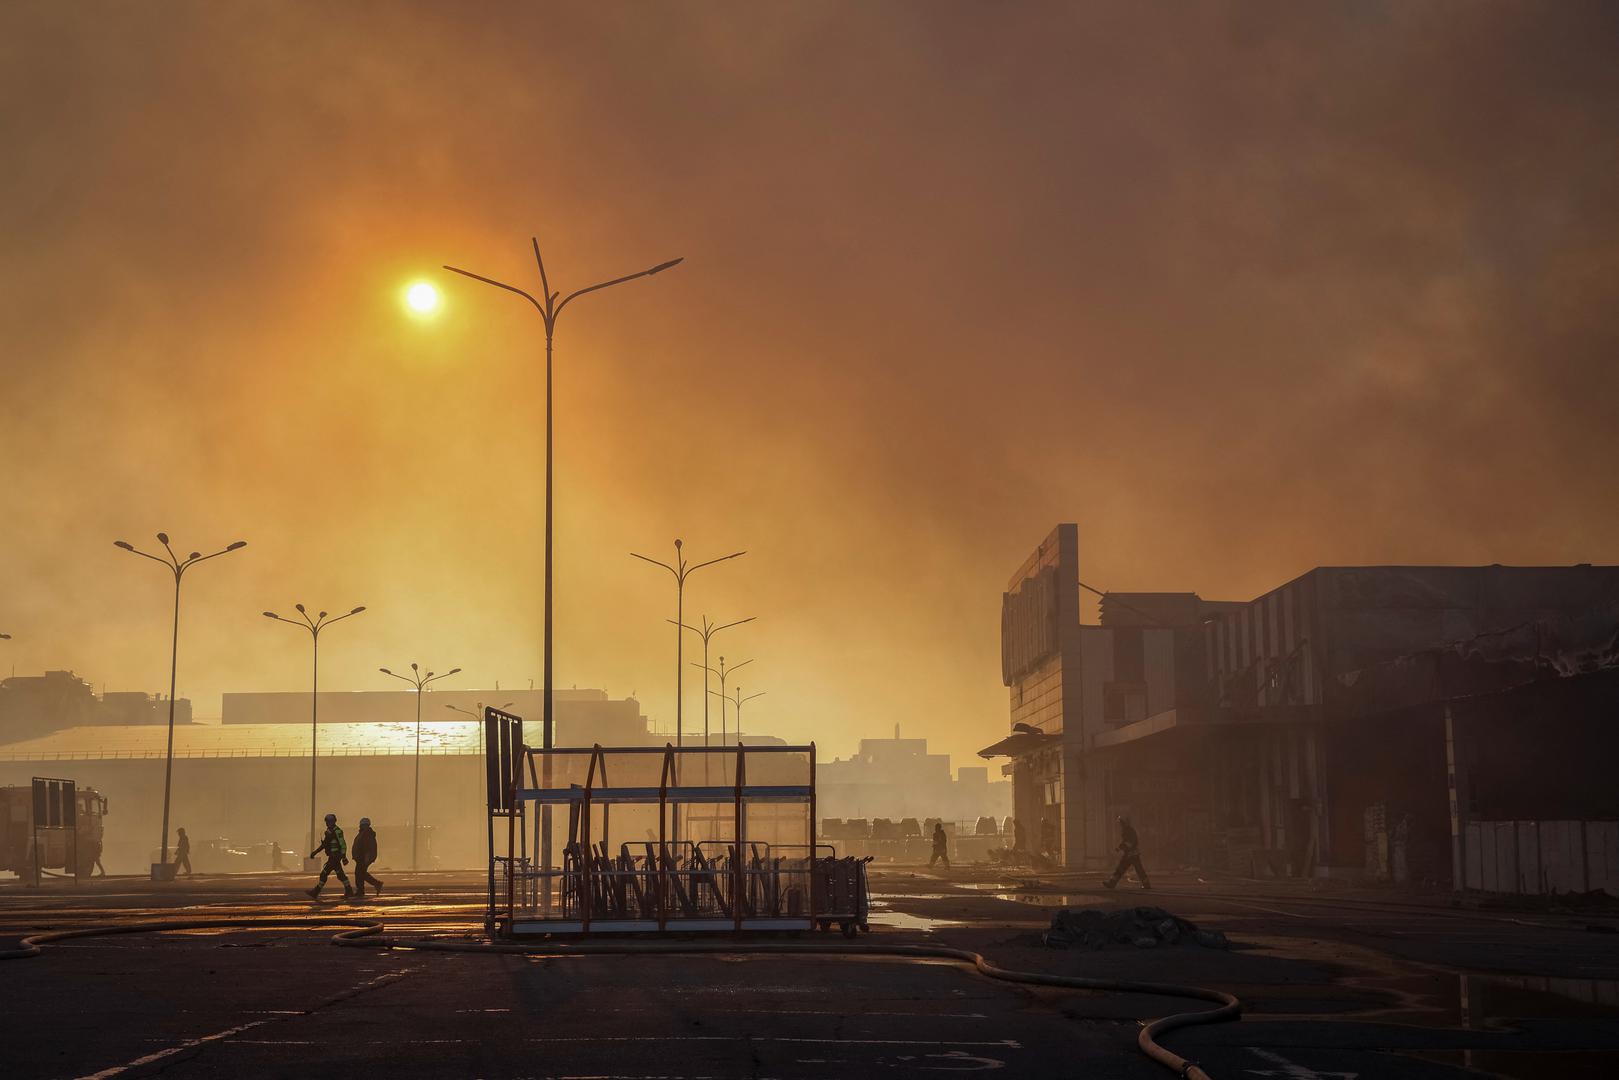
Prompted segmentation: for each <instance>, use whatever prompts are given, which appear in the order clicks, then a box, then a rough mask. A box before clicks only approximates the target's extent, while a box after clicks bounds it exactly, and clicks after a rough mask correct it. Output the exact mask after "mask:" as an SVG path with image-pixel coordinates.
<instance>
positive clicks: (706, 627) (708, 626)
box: [669, 615, 758, 746]
mask: <svg viewBox="0 0 1619 1080" xmlns="http://www.w3.org/2000/svg"><path fill="white" fill-rule="evenodd" d="M756 618H758V616H757V615H749V616H748V617H747V618H746V619H738V620H737V621H736V622H728V623H724V624H723V625H720V626H715V625H713V624H712V623H710V622H709V621H708V616H707V615H704V616H703V625H702V626H686V624H684V623H682V624H680V625H682V626H686V629H687V630H690V631H692V632H693V633H696V634H699V635H701V636H702V639H703V662H702V663H701V664H699V663H697V662H696V661H695V660H694V661H692V665H691V666H692V667H694V668H702V669H703V671H704V673H705V674H704V675H703V745H704V746H707V745H708V675H707V672H710V671H712V670H714V669H713V668H711V667H709V666H708V641H709V639H710V638H712V637H713V636H714V635H715V634H717V633H719V632H720V631H721V630H729V629H730V628H731V627H733V626H741V625H742V624H743V623H750V622H752V621H753V620H754V619H756ZM669 621H671V622H672V621H673V620H669ZM724 742H725V740H724V739H723V738H722V739H721V740H720V744H721V745H724Z"/></svg>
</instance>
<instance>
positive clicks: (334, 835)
mask: <svg viewBox="0 0 1619 1080" xmlns="http://www.w3.org/2000/svg"><path fill="white" fill-rule="evenodd" d="M323 851H324V852H325V853H326V865H325V866H323V867H321V868H320V881H319V882H317V883H316V884H315V887H314V888H313V889H310V890H309V898H310V899H311V900H318V899H320V891H321V890H322V889H324V888H325V887H326V879H327V878H329V877H331V876H332V875H333V874H336V875H337V880H338V881H341V882H342V883H343V895H344V896H353V895H354V890H353V888H351V887H350V886H349V876H348V875H347V874H345V873H344V872H343V864H344V863H346V862H348V861H349V851H348V844H347V842H345V841H344V839H343V830H342V829H340V828H338V827H337V815H336V814H327V815H326V834H325V835H324V836H322V837H321V838H320V846H319V847H317V848H316V849H315V850H314V851H311V852H310V853H309V857H310V858H311V859H313V858H314V857H315V856H316V855H319V854H320V853H321V852H323Z"/></svg>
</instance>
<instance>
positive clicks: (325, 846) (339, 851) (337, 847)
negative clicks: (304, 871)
mask: <svg viewBox="0 0 1619 1080" xmlns="http://www.w3.org/2000/svg"><path fill="white" fill-rule="evenodd" d="M323 851H324V852H325V853H326V856H327V858H331V859H347V858H348V857H349V846H348V842H347V841H346V840H344V839H343V830H342V829H341V828H339V827H338V826H336V825H331V826H328V827H327V829H326V835H325V836H323V837H321V838H320V847H318V848H316V849H315V850H314V851H311V852H310V853H309V857H310V858H314V857H315V856H316V855H319V854H320V853H321V852H323Z"/></svg>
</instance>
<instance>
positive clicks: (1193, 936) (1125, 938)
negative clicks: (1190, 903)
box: [1040, 907, 1231, 949]
mask: <svg viewBox="0 0 1619 1080" xmlns="http://www.w3.org/2000/svg"><path fill="white" fill-rule="evenodd" d="M1040 940H1041V941H1043V942H1045V944H1046V945H1048V946H1050V947H1051V948H1053V949H1106V948H1108V947H1109V946H1113V945H1132V946H1134V947H1135V948H1138V949H1156V948H1157V947H1158V946H1160V945H1198V946H1201V947H1203V948H1205V949H1229V948H1230V947H1231V942H1230V941H1229V940H1227V939H1226V936H1225V934H1223V933H1221V932H1220V931H1218V930H1201V929H1199V928H1198V926H1197V924H1196V923H1193V922H1188V921H1187V920H1185V919H1181V918H1177V917H1176V916H1174V915H1171V914H1170V913H1169V912H1167V911H1165V910H1164V909H1163V908H1156V907H1135V908H1125V909H1123V910H1122V911H1098V910H1097V909H1096V908H1084V909H1082V910H1079V911H1070V910H1069V909H1068V908H1062V909H1061V910H1059V911H1058V912H1057V913H1056V914H1055V915H1053V916H1052V917H1051V928H1050V929H1049V930H1047V931H1046V932H1045V933H1044V934H1042V935H1041V936H1040Z"/></svg>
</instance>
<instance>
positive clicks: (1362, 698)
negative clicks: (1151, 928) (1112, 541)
mask: <svg viewBox="0 0 1619 1080" xmlns="http://www.w3.org/2000/svg"><path fill="white" fill-rule="evenodd" d="M1081 589H1082V586H1081V585H1080V579H1079V561H1078V530H1077V528H1076V527H1075V526H1073V525H1060V526H1058V527H1057V529H1056V530H1054V531H1053V532H1052V534H1051V535H1050V536H1048V537H1047V539H1046V540H1045V542H1043V543H1042V544H1041V546H1040V548H1039V549H1037V551H1036V552H1035V554H1034V555H1033V556H1031V557H1030V558H1029V559H1028V560H1025V562H1024V564H1023V565H1022V566H1021V567H1020V568H1019V570H1018V571H1017V573H1015V574H1014V575H1013V578H1012V580H1011V582H1010V585H1009V588H1008V591H1007V593H1006V594H1005V596H1004V597H1003V600H1002V667H1003V676H1004V681H1005V682H1006V685H1007V686H1008V691H1009V696H1010V710H1009V711H1010V720H1011V728H1012V730H1011V733H1010V734H1009V735H1008V736H1007V737H1006V738H1003V739H1001V740H1000V741H998V742H996V743H995V744H993V745H991V746H989V747H986V748H985V749H984V750H983V751H981V753H982V754H983V755H984V756H985V757H992V758H995V757H1005V758H1008V759H1009V762H1008V764H1007V765H1006V766H1005V771H1006V772H1007V773H1008V774H1009V775H1010V776H1011V777H1012V779H1013V783H1014V802H1015V806H1016V810H1015V813H1016V814H1017V815H1018V817H1019V819H1020V820H1021V821H1024V822H1026V823H1038V824H1037V825H1034V826H1033V827H1029V826H1027V825H1026V827H1029V835H1030V840H1031V845H1032V844H1033V842H1034V838H1035V836H1036V835H1039V836H1041V837H1042V843H1041V846H1042V847H1044V848H1046V849H1047V850H1049V851H1050V852H1051V853H1052V854H1053V855H1054V856H1055V857H1057V858H1059V859H1060V861H1062V862H1063V863H1064V864H1065V865H1068V866H1074V867H1091V868H1100V867H1103V866H1106V865H1107V864H1108V863H1109V862H1110V861H1111V858H1112V856H1113V849H1114V844H1115V842H1116V837H1115V835H1114V829H1115V826H1114V820H1115V819H1116V818H1117V817H1118V816H1120V815H1124V816H1128V817H1130V818H1131V819H1132V822H1133V823H1134V824H1135V826H1136V828H1137V830H1138V831H1139V832H1140V834H1141V836H1142V841H1143V846H1144V848H1145V849H1146V850H1147V851H1148V853H1149V858H1152V859H1156V860H1157V861H1159V862H1160V863H1161V864H1163V863H1170V864H1173V863H1177V862H1178V863H1183V864H1189V865H1199V866H1208V867H1211V868H1218V869H1221V870H1228V871H1234V872H1238V873H1244V874H1265V875H1269V874H1277V875H1282V874H1294V875H1302V874H1314V873H1343V874H1345V875H1349V874H1356V875H1358V874H1362V873H1368V872H1370V873H1374V874H1376V873H1378V871H1377V870H1376V868H1378V867H1382V868H1383V871H1382V873H1384V874H1386V873H1391V872H1393V871H1390V870H1389V869H1388V868H1389V867H1390V866H1391V864H1392V861H1393V857H1392V855H1391V851H1392V850H1394V849H1395V848H1398V851H1399V861H1400V862H1401V864H1402V867H1403V872H1404V873H1405V874H1406V875H1407V876H1409V877H1410V878H1413V879H1417V878H1426V879H1430V880H1434V881H1454V880H1456V879H1457V878H1458V876H1459V875H1460V873H1461V867H1462V865H1463V863H1464V862H1465V852H1464V851H1462V850H1461V846H1462V842H1463V838H1464V837H1465V832H1466V829H1465V818H1466V817H1467V815H1468V814H1469V813H1470V812H1473V813H1476V812H1483V811H1482V810H1481V809H1480V807H1481V806H1482V805H1483V804H1482V803H1481V801H1480V799H1481V797H1482V796H1483V793H1484V792H1485V791H1488V792H1489V793H1490V795H1489V798H1490V799H1492V800H1493V805H1497V806H1500V807H1502V808H1503V810H1502V811H1498V812H1505V808H1507V807H1510V808H1511V809H1512V810H1513V812H1516V813H1520V814H1521V813H1523V812H1524V811H1525V809H1526V808H1527V807H1528V806H1530V805H1535V806H1542V807H1543V809H1544V812H1548V813H1549V812H1553V811H1552V806H1553V803H1556V807H1557V808H1556V811H1555V812H1557V813H1560V814H1569V813H1572V812H1573V810H1574V809H1576V808H1575V807H1572V806H1571V805H1568V804H1569V803H1570V800H1569V799H1567V798H1564V799H1561V800H1555V799H1552V798H1551V794H1550V793H1549V792H1547V793H1544V794H1545V797H1544V798H1540V799H1538V800H1537V799H1528V798H1514V797H1510V796H1507V795H1506V794H1504V793H1505V792H1507V791H1509V790H1512V789H1514V788H1516V789H1517V790H1518V791H1519V792H1520V793H1523V792H1527V791H1528V790H1530V789H1531V788H1532V787H1533V786H1535V785H1537V784H1539V785H1542V786H1544V782H1543V780H1540V779H1535V778H1532V777H1530V776H1528V775H1527V774H1522V775H1520V774H1519V772H1518V771H1517V770H1516V769H1515V767H1514V763H1513V762H1512V761H1509V760H1505V758H1504V757H1502V756H1498V753H1497V751H1496V749H1495V748H1496V747H1501V748H1505V747H1507V746H1511V745H1514V744H1516V743H1522V742H1524V741H1525V740H1527V741H1529V742H1531V743H1535V742H1537V741H1539V742H1545V741H1550V742H1552V743H1556V744H1558V745H1562V744H1564V743H1568V742H1570V741H1571V740H1572V742H1573V743H1575V744H1577V743H1578V741H1579V740H1580V739H1584V740H1586V741H1587V743H1590V744H1591V745H1597V743H1591V742H1590V740H1591V739H1592V737H1593V736H1592V731H1593V730H1601V731H1604V732H1605V731H1607V730H1608V728H1607V727H1605V726H1603V724H1602V722H1601V719H1602V716H1603V715H1604V712H1603V710H1604V709H1606V708H1608V705H1606V704H1604V703H1605V702H1610V700H1611V697H1612V693H1613V690H1612V685H1611V681H1612V680H1613V679H1614V678H1615V677H1619V676H1616V673H1615V670H1614V668H1619V646H1614V645H1612V644H1611V643H1612V642H1614V641H1615V640H1619V568H1614V567H1592V566H1572V567H1504V566H1485V567H1409V566H1379V567H1318V568H1316V569H1314V570H1311V571H1309V572H1308V573H1305V574H1303V575H1300V576H1299V577H1297V578H1295V579H1294V580H1292V581H1289V582H1287V583H1285V584H1283V585H1281V586H1279V587H1277V588H1275V589H1273V590H1271V591H1269V592H1267V593H1265V594H1263V595H1262V596H1259V597H1257V598H1255V599H1253V600H1251V601H1242V602H1214V601H1205V600H1202V599H1201V598H1200V597H1198V596H1196V595H1195V594H1190V593H1116V592H1115V593H1108V594H1106V595H1105V596H1104V597H1103V598H1102V600H1101V603H1100V618H1099V625H1096V626H1085V625H1081V624H1080V622H1079V618H1078V611H1079V595H1080V591H1081ZM1528 628H1538V629H1536V630H1534V631H1533V632H1532V631H1531V630H1530V629H1528ZM1502 641H1514V642H1517V646H1516V651H1508V653H1507V654H1504V655H1502V656H1496V653H1499V652H1501V651H1502V650H1501V648H1500V647H1499V643H1500V642H1502ZM1526 641H1527V642H1529V643H1528V644H1525V642H1526ZM1547 642H1554V643H1556V647H1555V648H1553V647H1552V646H1549V645H1547ZM1570 642H1576V643H1578V644H1569V643H1570ZM1537 649H1538V650H1540V651H1537ZM1605 650H1606V651H1605ZM1483 656H1491V657H1494V658H1493V659H1489V660H1484V659H1480V657H1483ZM1554 657H1561V658H1562V659H1555V658H1554ZM1570 657H1574V658H1575V659H1569V658H1570ZM1592 657H1597V658H1598V659H1592ZM1424 658H1426V659H1424ZM1437 658H1443V663H1441V661H1440V659H1437ZM1603 658H1605V659H1603ZM1430 669H1431V670H1432V671H1435V672H1443V673H1444V677H1440V676H1439V675H1425V676H1424V677H1423V678H1416V677H1415V676H1414V675H1413V673H1414V672H1422V673H1427V672H1429V671H1430ZM1545 679H1552V680H1553V681H1554V682H1558V681H1561V685H1556V686H1553V685H1542V683H1543V682H1544V680H1545ZM1549 697H1550V698H1555V699H1556V700H1559V701H1564V702H1569V703H1572V704H1571V707H1570V708H1568V709H1565V710H1564V711H1562V712H1561V713H1559V714H1557V715H1556V716H1555V717H1554V716H1552V715H1549V714H1548V712H1547V710H1546V709H1545V707H1544V705H1543V704H1537V703H1540V702H1543V701H1544V700H1546V699H1548V698H1549ZM1515 715H1516V716H1519V717H1521V726H1520V728H1519V729H1518V730H1517V732H1516V735H1515V737H1513V738H1508V737H1507V736H1506V734H1505V733H1504V732H1505V729H1507V728H1510V727H1511V725H1512V721H1511V719H1510V718H1511V717H1512V716H1515ZM1592 725H1596V727H1595V728H1593V727H1592ZM1575 731H1578V732H1580V733H1581V734H1580V735H1579V736H1578V738H1576V737H1575V736H1574V735H1572V734H1570V733H1571V732H1575ZM1485 733H1488V736H1487V737H1486V734H1485ZM1613 741H1615V737H1614V736H1613V735H1604V736H1603V738H1602V739H1601V740H1598V742H1599V743H1600V744H1601V745H1607V744H1608V743H1610V742H1613ZM1501 753H1503V754H1504V749H1503V750H1502V751H1501ZM1593 768H1594V766H1586V765H1583V764H1582V762H1581V761H1579V760H1571V761H1569V762H1566V763H1565V764H1564V766H1563V770H1564V771H1565V773H1569V774H1571V779H1570V780H1569V781H1568V782H1567V783H1565V784H1564V785H1562V788H1563V790H1565V791H1566V790H1569V789H1571V788H1572V789H1574V790H1581V791H1585V792H1586V794H1587V797H1585V798H1583V799H1582V800H1580V803H1581V805H1582V806H1584V807H1585V810H1586V812H1588V814H1601V813H1608V812H1610V811H1619V806H1609V805H1608V804H1609V803H1615V802H1619V799H1614V798H1609V799H1607V801H1606V802H1605V801H1604V800H1603V799H1602V798H1600V797H1599V796H1598V792H1599V791H1611V790H1612V789H1613V785H1611V784H1609V783H1606V782H1605V780H1604V779H1603V777H1601V776H1598V775H1596V774H1594V773H1593V774H1592V775H1589V776H1587V775H1585V772H1588V771H1590V770H1591V769H1593ZM1582 769H1583V770H1585V771H1582ZM1574 774H1578V776H1577V778H1574ZM1514 777H1516V779H1514ZM1470 778H1471V782H1470ZM1037 830H1038V832H1037ZM1369 868H1370V869H1369Z"/></svg>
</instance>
